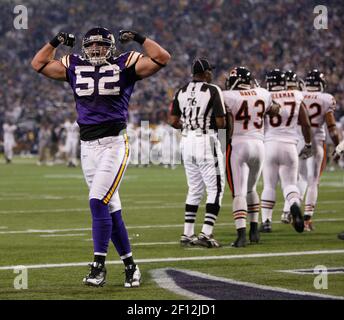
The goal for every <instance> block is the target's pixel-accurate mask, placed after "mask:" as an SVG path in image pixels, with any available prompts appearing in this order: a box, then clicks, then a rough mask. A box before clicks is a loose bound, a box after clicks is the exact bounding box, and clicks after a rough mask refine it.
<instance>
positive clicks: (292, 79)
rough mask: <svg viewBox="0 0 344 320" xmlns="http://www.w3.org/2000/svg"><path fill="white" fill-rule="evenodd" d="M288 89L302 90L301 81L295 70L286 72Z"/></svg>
mask: <svg viewBox="0 0 344 320" xmlns="http://www.w3.org/2000/svg"><path fill="white" fill-rule="evenodd" d="M284 74H285V81H286V86H287V89H296V90H298V89H300V80H299V77H298V76H297V74H296V73H295V72H294V71H293V70H287V71H285V72H284Z"/></svg>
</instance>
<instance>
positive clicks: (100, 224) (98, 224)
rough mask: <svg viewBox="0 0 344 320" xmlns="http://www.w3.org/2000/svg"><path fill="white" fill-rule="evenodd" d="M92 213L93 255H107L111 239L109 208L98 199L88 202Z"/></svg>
mask: <svg viewBox="0 0 344 320" xmlns="http://www.w3.org/2000/svg"><path fill="white" fill-rule="evenodd" d="M90 208H91V212H92V236H93V245H94V252H95V253H103V254H106V253H107V249H108V245H109V241H110V238H111V230H112V219H111V216H110V213H109V207H108V205H107V204H104V203H103V201H101V200H98V199H91V200H90Z"/></svg>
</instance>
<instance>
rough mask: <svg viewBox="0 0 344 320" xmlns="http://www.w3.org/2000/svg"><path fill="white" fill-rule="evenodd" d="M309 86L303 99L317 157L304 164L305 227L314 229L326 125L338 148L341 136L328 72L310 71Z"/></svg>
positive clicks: (322, 166) (307, 79)
mask: <svg viewBox="0 0 344 320" xmlns="http://www.w3.org/2000/svg"><path fill="white" fill-rule="evenodd" d="M305 86H306V90H307V92H304V100H303V102H304V104H305V106H306V108H307V111H308V114H309V119H310V122H311V126H312V135H313V139H312V148H313V156H312V157H311V158H309V159H307V160H306V162H305V163H304V164H303V165H301V167H300V175H302V176H303V177H305V179H307V193H306V199H305V230H307V231H311V230H313V223H312V217H313V214H314V209H315V206H316V203H317V199H318V185H319V182H320V177H321V173H322V171H323V170H324V169H325V166H326V144H325V124H326V125H327V128H328V132H329V135H330V137H331V139H332V141H333V143H334V146H335V147H336V146H337V145H338V144H339V140H340V139H339V134H338V131H337V128H336V121H335V117H334V111H335V108H336V100H335V99H334V97H333V96H332V95H331V94H328V93H325V92H324V89H325V86H326V81H325V76H324V74H323V73H321V72H319V71H318V70H316V69H315V70H312V71H310V72H309V73H308V74H307V76H306V78H305ZM301 162H302V161H301Z"/></svg>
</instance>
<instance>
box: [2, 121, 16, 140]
mask: <svg viewBox="0 0 344 320" xmlns="http://www.w3.org/2000/svg"><path fill="white" fill-rule="evenodd" d="M2 129H3V131H4V141H12V140H14V132H15V131H16V130H17V126H16V125H14V124H8V123H4V124H3V126H2Z"/></svg>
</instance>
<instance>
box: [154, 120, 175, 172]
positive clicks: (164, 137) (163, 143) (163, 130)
mask: <svg viewBox="0 0 344 320" xmlns="http://www.w3.org/2000/svg"><path fill="white" fill-rule="evenodd" d="M173 130H174V129H173V128H172V127H171V126H169V125H168V124H167V123H166V122H165V121H161V123H160V124H159V125H158V126H157V127H156V129H155V134H156V138H157V140H158V143H157V149H158V151H159V155H160V156H161V158H160V161H161V162H160V163H161V164H162V165H163V166H164V167H165V168H172V167H173V150H174V148H175V146H174V145H173Z"/></svg>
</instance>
